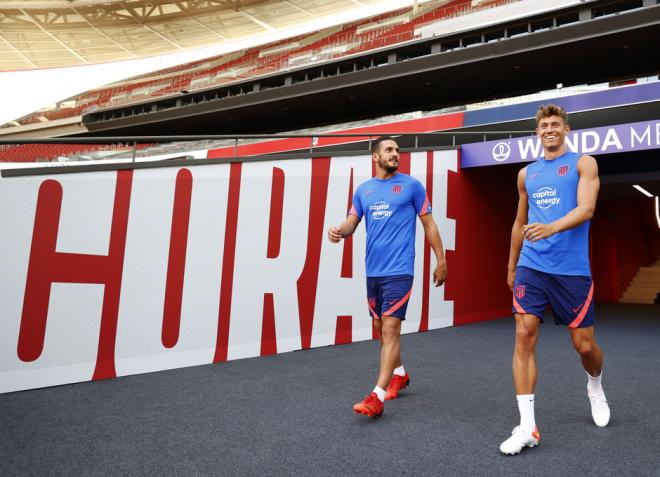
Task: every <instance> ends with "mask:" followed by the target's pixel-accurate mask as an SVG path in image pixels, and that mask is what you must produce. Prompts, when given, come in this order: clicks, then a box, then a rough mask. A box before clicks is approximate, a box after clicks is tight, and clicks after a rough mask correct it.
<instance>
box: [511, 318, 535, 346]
mask: <svg viewBox="0 0 660 477" xmlns="http://www.w3.org/2000/svg"><path fill="white" fill-rule="evenodd" d="M537 334H538V325H537V326H534V324H532V323H531V322H530V321H529V320H528V321H525V320H522V319H520V320H518V321H517V322H516V347H519V348H523V349H533V348H534V343H535V342H536V336H537Z"/></svg>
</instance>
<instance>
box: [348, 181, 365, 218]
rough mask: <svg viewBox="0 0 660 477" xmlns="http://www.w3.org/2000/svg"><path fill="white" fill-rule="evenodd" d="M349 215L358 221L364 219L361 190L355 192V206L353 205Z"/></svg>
mask: <svg viewBox="0 0 660 477" xmlns="http://www.w3.org/2000/svg"><path fill="white" fill-rule="evenodd" d="M348 215H354V216H356V217H357V218H358V219H360V220H361V219H362V215H364V211H363V210H362V203H361V202H360V189H359V188H358V190H356V191H355V193H354V194H353V204H352V205H351V210H349V211H348Z"/></svg>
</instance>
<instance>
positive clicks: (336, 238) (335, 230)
mask: <svg viewBox="0 0 660 477" xmlns="http://www.w3.org/2000/svg"><path fill="white" fill-rule="evenodd" d="M343 238H344V236H343V235H342V234H341V230H340V229H339V227H330V228H329V229H328V239H329V240H330V241H331V242H332V243H339V242H340V241H341V239H343Z"/></svg>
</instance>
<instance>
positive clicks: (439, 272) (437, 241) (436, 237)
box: [419, 214, 447, 287]
mask: <svg viewBox="0 0 660 477" xmlns="http://www.w3.org/2000/svg"><path fill="white" fill-rule="evenodd" d="M419 220H421V221H422V225H423V226H424V235H425V236H426V240H428V242H429V244H430V245H431V248H432V249H433V252H434V253H435V258H436V262H437V265H436V267H435V270H434V271H433V283H434V284H435V286H436V287H439V286H440V285H442V284H443V283H444V282H445V279H446V278H447V261H446V260H445V251H444V249H443V247H442V239H441V238H440V232H439V231H438V226H437V225H436V223H435V220H433V216H432V215H431V214H424V215H422V216H420V217H419Z"/></svg>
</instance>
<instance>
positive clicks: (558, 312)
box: [511, 267, 594, 328]
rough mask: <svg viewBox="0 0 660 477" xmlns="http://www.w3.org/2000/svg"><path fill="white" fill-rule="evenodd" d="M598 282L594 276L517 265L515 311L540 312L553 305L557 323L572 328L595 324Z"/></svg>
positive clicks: (513, 310) (537, 313)
mask: <svg viewBox="0 0 660 477" xmlns="http://www.w3.org/2000/svg"><path fill="white" fill-rule="evenodd" d="M593 295H594V284H593V281H592V280H591V277H579V276H572V275H553V274H551V273H545V272H540V271H538V270H532V269H531V268H527V267H518V268H516V280H515V283H514V285H513V309H512V310H511V311H512V312H513V313H518V314H526V313H528V314H530V315H536V316H538V317H539V319H540V320H541V323H543V312H544V311H545V308H546V307H547V306H548V305H550V306H551V307H552V312H553V314H554V317H555V323H556V324H558V325H559V324H561V325H566V326H568V327H569V328H587V327H588V326H592V325H593V324H594V302H593Z"/></svg>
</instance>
